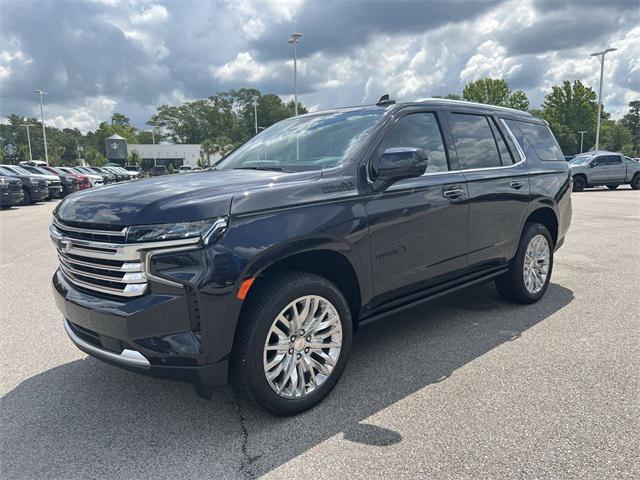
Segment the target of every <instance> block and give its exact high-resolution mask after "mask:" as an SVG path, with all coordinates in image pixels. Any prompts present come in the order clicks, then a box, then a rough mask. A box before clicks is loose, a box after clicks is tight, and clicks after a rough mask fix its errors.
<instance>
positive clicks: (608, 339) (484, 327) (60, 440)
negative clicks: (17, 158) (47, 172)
mask: <svg viewBox="0 0 640 480" xmlns="http://www.w3.org/2000/svg"><path fill="white" fill-rule="evenodd" d="M573 204H574V218H573V222H572V226H571V230H570V231H569V235H568V237H567V240H566V243H565V245H564V246H563V247H562V249H561V250H560V251H559V252H558V253H557V255H556V262H555V266H554V272H553V277H552V284H551V286H550V288H549V290H548V292H547V295H546V296H545V297H544V299H543V300H542V301H540V302H539V303H537V304H535V305H530V306H518V305H512V304H508V303H505V302H504V301H502V300H501V299H500V298H499V297H498V296H497V294H496V292H495V289H494V288H493V286H492V285H490V284H489V285H485V286H481V287H478V288H475V289H472V290H469V291H466V292H462V293H459V294H455V295H452V296H449V297H447V298H443V299H441V300H439V301H436V302H434V303H431V304H429V305H426V306H422V307H419V308H417V309H414V310H411V311H408V312H404V313H403V314H401V315H396V316H395V317H391V318H389V319H387V320H382V321H379V322H376V323H373V324H370V325H367V326H365V327H363V328H362V329H360V331H359V332H357V334H356V335H355V338H354V348H353V352H352V356H351V359H350V362H349V365H348V366H347V369H346V371H345V374H344V376H343V378H342V380H341V381H340V382H339V383H338V386H337V387H336V389H335V390H334V392H333V393H332V394H331V395H330V396H329V397H328V398H327V399H326V400H325V402H323V403H322V404H321V405H319V406H318V407H317V408H315V409H313V410H311V411H309V412H307V413H305V414H303V415H300V416H298V417H293V418H275V417H272V416H269V415H267V414H265V413H263V412H262V411H261V410H258V409H256V408H254V407H253V406H252V405H249V404H247V403H246V402H244V401H243V400H241V399H238V398H237V397H236V395H235V393H234V392H233V391H232V390H231V389H230V388H221V389H219V390H216V391H215V392H214V394H213V399H212V400H211V401H207V400H203V399H201V398H199V397H198V396H197V395H196V394H195V392H194V389H193V387H192V386H190V385H188V384H182V383H177V382H171V381H166V380H157V379H152V378H146V377H143V376H138V375H135V374H133V373H129V372H126V371H123V370H120V369H118V368H115V367H112V366H110V365H107V364H104V363H102V362H100V361H98V360H95V359H93V358H90V357H87V356H86V355H85V354H84V353H82V352H80V351H79V350H77V349H76V348H75V347H74V346H73V345H72V344H71V343H70V342H69V341H68V339H67V338H66V335H65V333H64V330H63V328H62V324H61V318H60V314H59V313H58V311H57V310H56V308H55V305H54V303H53V299H52V297H51V294H50V288H51V287H50V285H49V282H50V277H51V275H52V273H53V271H54V269H55V267H56V258H55V254H54V250H53V247H52V246H51V244H50V241H49V239H48V232H47V228H48V224H49V221H50V215H51V211H52V210H53V207H54V202H49V203H45V204H40V205H34V206H28V207H20V208H15V209H12V210H9V211H2V212H0V253H1V255H0V280H1V284H2V289H0V305H1V306H2V308H1V310H0V311H1V312H2V313H1V315H2V335H1V336H0V341H1V347H2V348H1V351H0V361H1V363H0V372H1V374H0V388H1V390H0V393H1V394H2V400H1V409H0V410H1V413H0V415H1V417H0V420H1V421H0V447H1V451H0V452H1V455H0V475H1V476H2V478H3V479H31V478H33V479H44V478H54V479H58V478H60V479H62V478H64V479H74V478H78V479H89V478H110V479H117V478H123V479H124V478H127V479H128V478H155V479H162V478H173V479H175V478H212V479H213V478H215V479H224V478H230V479H232V478H258V477H264V478H274V479H280V478H290V479H297V478H305V479H306V478H316V477H317V476H318V473H319V472H322V475H323V476H326V477H338V478H350V479H357V478H416V477H424V478H443V479H446V478H452V479H453V478H455V479H465V478H469V479H472V478H473V479H475V478H549V479H558V478H568V479H569V478H576V479H577V478H580V479H584V478H594V479H603V478H616V479H619V478H630V479H631V478H638V477H639V476H640V462H639V460H638V458H639V457H638V455H637V452H638V451H639V450H640V433H638V432H640V414H639V413H638V398H640V380H639V379H640V376H639V375H638V371H639V367H640V355H639V352H640V322H639V320H640V295H638V275H639V274H640V248H639V247H640V192H635V191H631V190H629V189H628V187H626V186H625V187H621V188H620V189H619V190H617V191H608V190H606V189H599V190H593V191H585V192H582V193H576V194H573Z"/></svg>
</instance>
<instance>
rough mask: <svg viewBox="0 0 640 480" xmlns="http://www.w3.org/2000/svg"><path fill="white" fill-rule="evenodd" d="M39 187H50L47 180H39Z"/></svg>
mask: <svg viewBox="0 0 640 480" xmlns="http://www.w3.org/2000/svg"><path fill="white" fill-rule="evenodd" d="M38 187H40V188H49V184H48V183H47V181H46V180H38Z"/></svg>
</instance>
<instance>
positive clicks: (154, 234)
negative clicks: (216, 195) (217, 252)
mask: <svg viewBox="0 0 640 480" xmlns="http://www.w3.org/2000/svg"><path fill="white" fill-rule="evenodd" d="M226 225H227V222H226V220H225V219H223V218H209V219H207V220H197V221H195V222H182V223H159V224H156V225H134V226H132V227H129V231H128V233H127V241H128V242H156V241H159V240H176V239H180V238H193V237H202V238H203V239H204V240H205V241H206V243H210V242H211V241H212V240H214V238H213V237H215V239H217V238H218V237H219V236H220V235H221V234H222V232H223V231H224V228H225V227H226Z"/></svg>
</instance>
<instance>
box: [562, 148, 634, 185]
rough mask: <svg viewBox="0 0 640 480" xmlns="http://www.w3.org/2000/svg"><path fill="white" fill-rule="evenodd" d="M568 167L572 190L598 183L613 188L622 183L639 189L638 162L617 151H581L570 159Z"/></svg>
mask: <svg viewBox="0 0 640 480" xmlns="http://www.w3.org/2000/svg"><path fill="white" fill-rule="evenodd" d="M569 167H570V168H571V176H572V177H573V191H574V192H581V191H582V190H584V189H585V188H587V187H595V186H598V185H606V186H607V187H608V188H609V189H611V190H615V189H616V188H618V186H619V185H621V184H623V183H628V184H630V185H631V188H633V189H634V190H638V189H640V163H638V162H637V161H635V160H633V159H631V158H629V157H625V156H624V155H621V154H619V153H614V152H606V151H602V150H600V151H598V153H596V152H588V153H583V154H580V155H578V156H577V157H575V158H574V159H573V160H571V162H570V163H569Z"/></svg>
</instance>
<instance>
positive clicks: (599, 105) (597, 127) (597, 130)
mask: <svg viewBox="0 0 640 480" xmlns="http://www.w3.org/2000/svg"><path fill="white" fill-rule="evenodd" d="M616 50H617V48H607V49H606V50H603V51H601V52H596V53H592V54H591V56H592V57H600V90H599V92H598V119H597V123H596V152H597V151H598V148H599V147H600V115H601V112H602V78H603V76H604V56H605V55H606V54H607V53H609V52H614V51H616Z"/></svg>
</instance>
